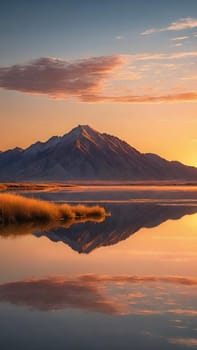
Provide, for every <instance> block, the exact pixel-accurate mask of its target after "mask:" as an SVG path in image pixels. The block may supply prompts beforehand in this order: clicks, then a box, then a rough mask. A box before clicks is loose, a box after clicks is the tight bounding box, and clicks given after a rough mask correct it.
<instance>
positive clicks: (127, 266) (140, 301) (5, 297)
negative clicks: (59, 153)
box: [0, 186, 197, 350]
mask: <svg viewBox="0 0 197 350" xmlns="http://www.w3.org/2000/svg"><path fill="white" fill-rule="evenodd" d="M26 195H28V196H29V195H30V196H33V197H40V198H43V199H47V200H52V201H56V202H63V201H68V202H73V203H84V202H85V203H88V205H91V204H92V203H94V204H95V203H99V204H100V205H102V206H104V207H105V208H106V209H107V211H109V212H111V216H110V217H107V218H106V220H105V221H103V222H100V223H99V222H95V223H94V222H89V223H84V224H77V225H73V226H72V227H70V228H68V229H63V228H56V229H49V230H47V229H46V230H45V229H44V228H42V229H40V230H39V228H37V229H36V230H34V231H32V230H31V229H29V228H26V227H24V228H22V229H19V228H18V227H16V228H15V229H12V230H10V231H8V232H7V234H5V232H3V233H2V232H1V231H0V235H1V237H0V330H1V331H0V348H1V349H3V350H8V349H14V348H17V349H21V350H23V349H32V350H33V349H38V350H43V349H57V350H59V349H66V348H67V349H71V350H72V349H91V350H92V349H112V350H113V349H121V350H122V349H123V350H124V349H134V350H135V349H142V350H143V349H151V350H156V349H165V350H166V349H167V350H168V349H169V350H171V349H194V348H196V347H197V268H196V266H197V188H195V187H191V186H190V187H188V188H187V187H163V188H157V187H151V188H150V187H149V188H148V187H147V188H146V187H141V188H139V187H138V188H137V187H136V188H135V187H129V186H126V187H123V186H120V187H118V188H117V187H101V186H100V187H97V186H94V187H90V188H87V187H80V188H76V189H71V190H70V189H68V190H67V191H62V192H50V193H46V192H45V193H31V194H26Z"/></svg>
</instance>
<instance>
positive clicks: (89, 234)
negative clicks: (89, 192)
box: [33, 203, 197, 254]
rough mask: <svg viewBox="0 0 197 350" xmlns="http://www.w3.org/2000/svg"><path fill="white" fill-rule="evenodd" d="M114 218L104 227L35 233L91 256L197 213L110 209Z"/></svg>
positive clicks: (188, 208)
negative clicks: (100, 248)
mask: <svg viewBox="0 0 197 350" xmlns="http://www.w3.org/2000/svg"><path fill="white" fill-rule="evenodd" d="M105 207H106V210H107V211H110V212H111V216H110V217H108V218H106V220H105V221H104V222H102V223H93V222H88V223H86V224H85V225H84V224H77V225H73V226H71V227H70V228H69V229H65V228H62V227H60V228H57V229H53V230H49V231H46V232H43V231H42V232H34V233H33V234H34V235H35V236H36V237H42V236H44V237H47V238H48V239H50V240H51V241H53V242H62V243H65V244H67V245H69V246H70V247H71V248H72V249H73V250H75V251H77V252H78V253H86V254H88V253H91V252H92V251H93V250H95V249H97V248H99V247H105V246H110V245H113V244H117V243H118V242H120V241H122V240H125V239H127V238H129V237H130V236H131V235H132V234H134V233H136V232H137V231H139V230H140V229H141V228H143V227H146V228H151V227H156V226H159V225H160V224H161V223H163V222H164V221H166V220H169V219H173V220H178V219H180V218H181V217H182V216H184V215H192V214H194V213H196V212H197V206H195V205H193V206H192V205H189V204H188V205H184V206H183V205H167V204H165V205H164V204H161V205H159V204H153V203H140V204H121V205H119V204H113V205H106V206H105Z"/></svg>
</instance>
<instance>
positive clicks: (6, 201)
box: [0, 193, 107, 226]
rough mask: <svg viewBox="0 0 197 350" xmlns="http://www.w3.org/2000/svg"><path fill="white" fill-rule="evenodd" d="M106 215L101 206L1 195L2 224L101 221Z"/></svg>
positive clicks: (0, 212)
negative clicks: (56, 202) (72, 204)
mask: <svg viewBox="0 0 197 350" xmlns="http://www.w3.org/2000/svg"><path fill="white" fill-rule="evenodd" d="M106 215H107V213H106V211H105V209H104V208H102V207H99V206H93V207H87V206H84V205H77V206H71V205H68V204H55V203H51V202H46V201H42V200H38V199H31V198H26V197H22V196H19V195H14V194H9V193H1V194H0V223H1V224H16V223H29V222H32V223H37V222H39V223H57V222H58V221H59V222H67V221H75V222H76V221H78V220H82V219H84V220H86V219H91V218H92V219H95V218H97V219H100V218H104V217H105V216H106ZM56 226H57V225H56Z"/></svg>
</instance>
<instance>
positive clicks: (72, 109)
mask: <svg viewBox="0 0 197 350" xmlns="http://www.w3.org/2000/svg"><path fill="white" fill-rule="evenodd" d="M196 68H197V1H196V0H165V1H161V0H160V1H158V0H149V1H147V0H132V1H131V0H121V1H119V0H105V1H104V0H100V1H94V0H84V1H79V0H72V1H70V0H56V1H55V2H54V1H51V0H47V1H46V0H42V1H38V0H35V1H31V0H18V1H15V2H13V1H9V0H8V1H6V2H3V3H2V4H1V12H0V128H1V138H0V150H2V151H3V150H6V149H10V148H14V147H16V146H19V147H22V148H25V147H27V146H28V145H30V144H32V143H34V142H36V141H38V140H40V141H45V140H47V139H48V138H50V137H51V136H53V135H63V134H65V133H66V132H68V131H69V130H70V129H72V128H73V127H75V126H77V125H78V124H89V125H90V126H92V127H93V128H95V129H97V130H98V131H101V132H106V133H109V134H113V135H115V136H118V137H119V138H121V139H124V140H125V141H127V142H128V143H130V144H131V145H132V146H133V147H135V148H137V149H138V150H139V151H141V152H152V153H157V154H159V155H160V156H162V157H164V158H166V159H169V160H174V159H176V160H179V161H181V162H183V163H185V164H189V165H194V166H197V69H196Z"/></svg>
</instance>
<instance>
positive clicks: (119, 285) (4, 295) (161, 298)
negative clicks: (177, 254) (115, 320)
mask: <svg viewBox="0 0 197 350" xmlns="http://www.w3.org/2000/svg"><path fill="white" fill-rule="evenodd" d="M196 286H197V278H196V277H179V276H140V275H135V276H129V275H123V276H121V275H119V276H111V275H77V276H72V275H71V276H70V275H66V276H52V277H47V278H42V279H29V280H22V281H16V282H10V283H5V284H1V285H0V302H9V303H11V304H15V305H22V306H26V307H29V308H32V309H36V310H41V311H53V310H64V309H69V308H71V309H80V310H87V311H91V312H99V313H103V314H110V315H126V314H134V315H147V316H150V315H162V314H169V315H170V314H171V315H172V314H174V315H184V316H190V317H191V316H195V315H196V314H197V309H195V299H194V298H195V295H194V294H192V292H193V288H196ZM183 289H186V290H187V293H188V298H187V300H185V298H184V296H182V290H183ZM190 290H191V295H190V293H189V292H190ZM171 304H173V308H172V305H171ZM180 305H182V308H180Z"/></svg>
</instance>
